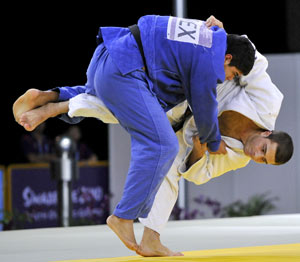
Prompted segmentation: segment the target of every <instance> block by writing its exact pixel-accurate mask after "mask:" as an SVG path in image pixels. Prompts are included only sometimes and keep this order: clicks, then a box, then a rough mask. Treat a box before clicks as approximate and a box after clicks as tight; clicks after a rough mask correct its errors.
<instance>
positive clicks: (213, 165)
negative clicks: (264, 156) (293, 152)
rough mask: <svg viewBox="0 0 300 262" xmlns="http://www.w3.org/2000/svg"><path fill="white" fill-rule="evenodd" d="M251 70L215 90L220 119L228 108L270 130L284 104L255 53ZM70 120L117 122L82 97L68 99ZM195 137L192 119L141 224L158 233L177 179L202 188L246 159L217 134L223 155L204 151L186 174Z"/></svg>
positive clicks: (175, 113) (176, 111)
mask: <svg viewBox="0 0 300 262" xmlns="http://www.w3.org/2000/svg"><path fill="white" fill-rule="evenodd" d="M256 57H257V58H256V60H255V64H254V67H253V69H252V70H251V72H250V73H249V74H248V75H247V76H243V77H241V78H240V81H239V83H236V82H235V81H225V82H224V83H222V84H219V85H218V86H217V100H218V110H219V115H221V114H222V113H223V112H224V111H227V110H233V111H236V112H239V113H241V114H243V115H244V116H246V117H248V118H249V119H251V120H252V121H254V122H255V123H256V124H257V125H258V126H259V127H262V128H264V129H267V130H274V128H275V121H276V118H277V116H278V114H279V110H280V107H281V103H282V100H283V95H282V93H281V92H280V91H279V90H278V89H277V87H276V86H275V85H274V84H273V83H272V81H271V79H270V77H269V75H268V74H267V72H266V69H267V67H268V62H267V60H266V58H265V57H264V56H262V55H261V54H260V53H259V52H256ZM187 106H188V104H187V103H186V102H183V103H181V104H179V105H178V106H176V107H175V108H173V109H172V110H171V111H169V112H168V116H169V119H170V121H171V122H173V121H177V120H178V119H179V118H180V116H181V115H182V114H183V112H184V111H185V109H186V107H187ZM68 114H69V116H70V117H74V116H85V117H97V118H99V119H100V120H102V121H103V122H106V123H117V122H118V121H117V120H116V119H115V118H114V116H113V115H112V114H111V113H110V112H109V110H108V109H107V108H106V107H105V106H104V104H103V103H102V101H101V100H99V99H98V98H96V97H93V96H89V95H87V94H81V95H78V96H76V97H74V98H72V99H71V100H70V105H69V113H68ZM196 134H197V128H196V126H195V122H194V119H193V117H191V118H190V119H189V120H188V121H186V122H185V124H184V126H183V129H182V130H180V131H178V132H177V137H178V140H179V144H180V150H179V153H178V155H177V157H176V159H175V161H174V163H173V165H172V167H171V169H170V170H169V172H168V174H167V176H166V178H165V179H164V181H163V183H162V185H161V187H160V189H159V191H158V192H157V194H156V197H155V201H154V204H153V206H152V209H151V212H150V213H149V215H148V217H147V218H143V219H140V222H141V223H142V224H143V225H144V226H147V227H149V228H151V229H153V230H155V231H156V232H158V233H161V231H162V230H163V228H164V227H165V225H166V223H167V221H168V219H169V216H170V214H171V211H172V209H173V207H174V205H175V203H176V200H177V197H178V181H179V179H180V178H181V176H182V177H184V178H185V179H187V180H188V181H191V182H193V183H195V184H197V185H201V184H204V183H206V182H208V181H209V180H210V179H212V178H214V177H218V176H220V175H222V174H225V173H226V172H229V171H231V170H236V169H238V168H242V167H244V166H246V165H247V164H248V163H249V161H250V158H249V157H248V156H246V155H245V154H244V151H243V144H242V143H241V142H240V141H238V140H236V139H233V138H230V137H225V136H222V139H223V140H224V141H225V143H226V144H227V145H228V147H227V148H226V149H227V154H226V155H215V154H212V155H210V154H209V153H208V152H207V154H205V155H204V156H203V157H202V158H201V159H200V160H199V161H197V162H196V163H194V164H193V165H192V166H191V167H190V168H189V169H188V170H186V161H187V158H188V156H189V154H190V152H191V150H192V147H193V142H192V137H193V136H194V135H196Z"/></svg>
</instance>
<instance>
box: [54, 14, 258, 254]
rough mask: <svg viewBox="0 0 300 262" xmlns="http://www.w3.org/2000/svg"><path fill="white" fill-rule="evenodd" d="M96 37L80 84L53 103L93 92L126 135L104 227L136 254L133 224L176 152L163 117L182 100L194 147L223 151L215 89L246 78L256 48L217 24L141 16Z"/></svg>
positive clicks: (105, 29)
mask: <svg viewBox="0 0 300 262" xmlns="http://www.w3.org/2000/svg"><path fill="white" fill-rule="evenodd" d="M97 37H98V43H99V45H98V46H97V48H96V50H95V52H94V55H93V58H92V60H91V62H90V65H89V68H88V71H87V83H86V85H85V86H77V87H72V88H68V87H64V88H60V93H59V99H60V100H68V99H70V98H71V97H73V96H74V95H76V94H77V93H82V92H86V93H88V94H92V95H96V96H97V97H99V98H100V99H101V100H102V101H103V102H104V104H105V106H106V107H107V108H108V109H109V110H110V111H111V112H112V113H113V114H114V116H115V117H116V118H117V119H118V121H119V123H120V124H121V125H122V127H123V128H124V129H125V130H126V131H127V132H128V133H129V134H130V136H131V162H130V167H129V170H128V175H127V179H126V183H125V187H124V192H123V196H122V199H121V200H120V202H119V204H118V205H117V207H116V208H115V210H114V213H113V215H111V216H110V217H109V218H108V219H107V224H108V225H109V226H110V228H111V229H112V230H113V231H114V232H115V233H116V234H117V235H118V237H119V238H120V239H121V240H122V241H123V242H124V244H125V245H126V246H127V247H128V248H129V249H132V250H137V248H138V245H137V243H136V240H135V236H134V232H133V221H134V220H135V219H136V218H138V217H141V218H146V217H147V215H148V213H149V212H150V210H151V207H152V204H153V201H154V197H155V194H156V192H157V191H158V189H159V186H160V184H161V182H162V181H163V178H164V177H165V176H166V174H167V172H168V170H169V169H170V167H171V165H172V163H173V161H174V159H175V157H176V155H177V152H178V141H177V137H176V135H175V133H174V131H173V129H172V127H171V125H170V122H169V120H168V118H167V116H166V112H167V111H168V110H169V109H171V108H172V107H174V106H175V105H177V104H179V103H180V102H182V101H184V100H185V99H187V101H188V103H189V107H190V109H191V110H192V112H193V115H194V118H195V122H196V126H197V129H198V132H199V138H200V141H201V143H207V147H208V148H209V150H210V151H212V152H222V147H220V143H221V136H220V132H219V128H218V119H217V116H218V112H217V101H216V84H217V82H218V81H219V82H220V81H221V82H222V81H224V80H225V79H226V80H231V79H233V78H234V77H235V76H239V75H247V74H248V73H249V72H250V70H251V68H252V66H253V64H254V59H255V57H254V54H255V50H254V48H253V46H252V45H251V43H250V41H249V40H248V39H247V38H244V37H240V36H237V35H227V34H226V32H225V30H224V29H222V28H219V27H217V26H213V27H211V28H208V27H207V26H206V24H205V22H203V21H200V20H191V19H184V18H177V17H168V16H155V15H150V16H144V17H141V18H140V19H139V21H138V26H134V27H130V28H120V27H101V28H100V30H99V34H98V36H97ZM219 147H220V148H219Z"/></svg>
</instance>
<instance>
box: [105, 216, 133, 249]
mask: <svg viewBox="0 0 300 262" xmlns="http://www.w3.org/2000/svg"><path fill="white" fill-rule="evenodd" d="M106 223H107V225H108V226H109V227H110V229H112V230H113V231H114V232H115V233H116V235H117V236H118V237H119V238H120V240H121V241H122V242H123V243H124V244H125V246H126V247H127V248H129V249H130V250H133V251H137V249H138V244H137V243H136V240H135V236H134V231H133V220H129V219H123V218H119V217H117V216H115V215H111V216H109V217H108V218H107V220H106Z"/></svg>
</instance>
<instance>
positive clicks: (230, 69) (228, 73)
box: [224, 54, 242, 80]
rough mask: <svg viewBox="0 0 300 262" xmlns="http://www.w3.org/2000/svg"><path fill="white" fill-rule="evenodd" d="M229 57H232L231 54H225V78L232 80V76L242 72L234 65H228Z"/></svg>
mask: <svg viewBox="0 0 300 262" xmlns="http://www.w3.org/2000/svg"><path fill="white" fill-rule="evenodd" d="M231 59H232V55H230V54H227V55H226V56H225V62H224V71H225V80H232V79H233V78H235V77H237V76H241V75H242V72H241V71H240V70H238V69H237V68H236V67H235V66H230V65H229V64H230V62H231Z"/></svg>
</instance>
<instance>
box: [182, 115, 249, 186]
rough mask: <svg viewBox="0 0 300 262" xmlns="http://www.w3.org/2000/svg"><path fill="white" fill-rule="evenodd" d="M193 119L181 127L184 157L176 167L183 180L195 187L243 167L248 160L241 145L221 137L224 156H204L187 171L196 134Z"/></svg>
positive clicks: (233, 140)
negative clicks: (224, 149)
mask: <svg viewBox="0 0 300 262" xmlns="http://www.w3.org/2000/svg"><path fill="white" fill-rule="evenodd" d="M196 132H197V131H196V127H195V123H194V119H193V118H190V119H189V120H187V121H186V122H185V124H184V127H183V134H184V135H183V138H182V139H183V143H184V144H185V145H186V147H187V149H186V155H185V157H184V160H183V162H181V163H179V165H178V172H179V174H180V175H182V176H183V177H184V178H185V179H187V180H188V181H190V182H193V183H195V184H196V185H201V184H204V183H206V182H208V181H209V180H210V179H212V178H214V177H218V176H220V175H223V174H225V173H227V172H229V171H231V170H236V169H238V168H242V167H245V166H246V165H247V164H248V163H249V161H250V158H249V157H248V156H246V155H245V154H244V151H243V144H242V143H241V142H240V141H238V140H236V139H234V138H231V137H226V136H222V140H224V141H225V143H226V145H228V147H226V149H227V154H226V155H220V154H209V153H208V152H206V154H204V155H203V157H202V158H201V159H200V160H198V161H197V162H196V163H194V164H193V165H192V166H191V167H190V168H189V169H187V168H186V163H187V161H188V158H189V156H190V154H191V151H192V148H193V139H192V138H193V136H194V135H195V134H196Z"/></svg>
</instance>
